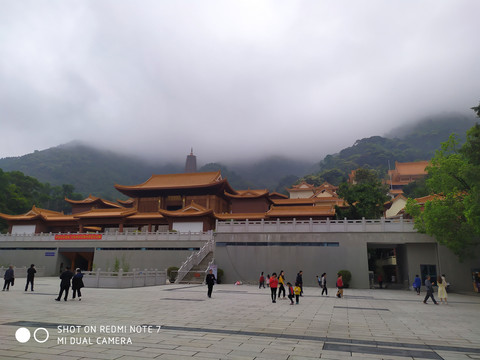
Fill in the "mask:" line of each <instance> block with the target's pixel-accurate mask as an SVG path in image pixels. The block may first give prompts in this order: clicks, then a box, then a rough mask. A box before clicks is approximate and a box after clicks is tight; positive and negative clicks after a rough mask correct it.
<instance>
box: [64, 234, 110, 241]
mask: <svg viewBox="0 0 480 360" xmlns="http://www.w3.org/2000/svg"><path fill="white" fill-rule="evenodd" d="M55 240H102V234H58V235H55Z"/></svg>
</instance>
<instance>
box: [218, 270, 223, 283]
mask: <svg viewBox="0 0 480 360" xmlns="http://www.w3.org/2000/svg"><path fill="white" fill-rule="evenodd" d="M222 276H223V270H222V269H217V284H220V283H221V281H222Z"/></svg>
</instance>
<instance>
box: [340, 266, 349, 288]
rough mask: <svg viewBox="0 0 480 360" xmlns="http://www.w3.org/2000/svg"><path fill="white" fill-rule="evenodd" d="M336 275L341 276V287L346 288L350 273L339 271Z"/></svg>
mask: <svg viewBox="0 0 480 360" xmlns="http://www.w3.org/2000/svg"><path fill="white" fill-rule="evenodd" d="M338 274H340V275H342V280H343V287H346V288H348V287H349V286H350V280H351V279H352V273H351V272H350V271H348V270H340V271H339V272H338Z"/></svg>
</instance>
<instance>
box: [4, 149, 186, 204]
mask: <svg viewBox="0 0 480 360" xmlns="http://www.w3.org/2000/svg"><path fill="white" fill-rule="evenodd" d="M0 168H2V169H3V170H4V171H13V170H17V171H21V172H23V173H24V174H25V175H29V176H33V177H35V178H36V179H38V180H39V181H42V182H48V183H50V184H52V185H61V184H72V185H73V186H74V187H75V191H77V192H79V193H81V194H83V195H84V196H87V195H88V194H93V195H95V196H100V197H104V198H107V199H111V200H116V199H117V198H121V196H122V194H120V193H119V192H118V191H117V190H115V188H114V187H113V185H114V184H122V185H133V184H138V183H142V182H144V181H145V180H147V179H148V178H149V177H150V176H151V175H152V174H162V173H171V172H178V171H180V170H181V168H180V167H176V166H173V165H164V166H155V165H153V164H150V163H148V162H146V161H142V160H140V159H137V158H134V157H128V156H124V155H121V154H117V153H114V152H110V151H104V150H98V149H95V148H92V147H89V146H87V145H83V144H81V143H78V142H74V143H69V144H66V145H61V146H57V147H54V148H50V149H47V150H43V151H35V152H34V153H32V154H28V155H24V156H20V157H10V158H4V159H0Z"/></svg>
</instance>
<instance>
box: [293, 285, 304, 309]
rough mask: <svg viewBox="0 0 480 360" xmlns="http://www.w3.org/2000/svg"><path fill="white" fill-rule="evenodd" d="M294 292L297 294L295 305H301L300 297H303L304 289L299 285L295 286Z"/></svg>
mask: <svg viewBox="0 0 480 360" xmlns="http://www.w3.org/2000/svg"><path fill="white" fill-rule="evenodd" d="M293 292H294V294H295V304H297V305H298V304H299V303H300V296H302V295H301V294H302V288H301V287H300V285H298V284H297V283H296V284H295V287H294V288H293Z"/></svg>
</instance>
